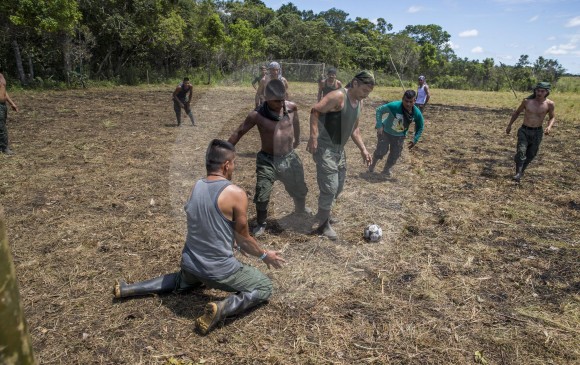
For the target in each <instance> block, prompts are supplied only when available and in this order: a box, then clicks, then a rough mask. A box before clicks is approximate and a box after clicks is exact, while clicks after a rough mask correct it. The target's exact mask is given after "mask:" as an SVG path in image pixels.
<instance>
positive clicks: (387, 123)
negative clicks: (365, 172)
mask: <svg viewBox="0 0 580 365" xmlns="http://www.w3.org/2000/svg"><path fill="white" fill-rule="evenodd" d="M415 96H416V95H415V91H414V90H407V91H405V94H404V95H403V99H402V100H399V101H393V102H390V103H388V104H384V105H381V106H380V107H378V108H377V110H376V124H375V128H376V129H377V140H378V141H377V149H376V150H375V152H374V153H373V162H372V163H371V165H370V166H369V172H373V171H374V170H375V166H376V164H377V161H378V160H381V159H382V158H383V157H384V156H385V155H386V154H387V153H389V157H388V158H387V162H386V163H385V167H384V168H383V172H382V173H383V174H384V175H385V176H391V168H392V167H393V166H395V163H396V162H397V160H398V159H399V157H400V156H401V152H403V147H404V144H405V138H406V136H407V132H408V131H409V127H410V125H411V124H412V123H415V136H414V138H413V141H411V142H409V149H412V148H413V147H415V145H416V144H417V143H418V142H419V139H420V138H421V134H422V133H423V126H424V120H423V114H421V110H420V109H419V108H418V107H417V106H416V105H415ZM384 114H388V115H387V117H386V118H384V119H383V115H384ZM389 151H390V152H389Z"/></svg>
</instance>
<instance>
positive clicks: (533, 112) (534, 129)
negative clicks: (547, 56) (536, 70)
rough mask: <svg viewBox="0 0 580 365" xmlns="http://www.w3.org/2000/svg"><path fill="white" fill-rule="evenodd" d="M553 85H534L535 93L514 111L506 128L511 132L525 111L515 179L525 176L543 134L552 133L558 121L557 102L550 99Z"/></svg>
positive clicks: (519, 131)
mask: <svg viewBox="0 0 580 365" xmlns="http://www.w3.org/2000/svg"><path fill="white" fill-rule="evenodd" d="M551 87H552V86H551V85H550V83H548V82H539V83H538V84H536V86H535V87H534V89H533V91H534V93H533V94H532V95H530V96H528V97H527V98H525V99H524V100H523V101H522V103H521V104H520V106H519V107H518V108H517V109H516V110H515V111H514V112H513V114H512V117H511V119H510V122H509V124H508V126H507V128H506V130H505V132H506V134H509V133H510V131H511V130H512V124H513V123H514V122H515V121H516V119H518V117H519V115H520V113H521V112H524V111H525V112H524V122H523V124H522V126H521V127H520V128H519V129H518V144H517V147H516V154H515V156H514V160H515V163H516V174H515V175H514V180H515V181H516V182H519V181H520V180H521V178H522V177H523V176H524V171H525V170H526V167H528V165H529V163H530V162H532V160H533V159H534V157H536V155H537V154H538V149H539V148H540V143H541V142H542V136H543V135H544V134H545V135H548V134H550V130H551V129H552V126H553V125H554V123H555V122H556V119H555V115H554V109H555V104H554V102H553V101H552V100H550V99H548V95H550V89H551ZM546 114H547V115H548V116H549V118H550V119H549V120H548V126H547V127H546V130H545V131H543V130H542V125H543V123H544V119H545V118H546Z"/></svg>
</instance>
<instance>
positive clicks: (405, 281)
mask: <svg viewBox="0 0 580 365" xmlns="http://www.w3.org/2000/svg"><path fill="white" fill-rule="evenodd" d="M291 87H293V89H291V96H292V99H293V100H294V101H295V102H297V104H298V105H299V108H300V115H301V120H302V138H301V140H302V144H301V146H299V148H298V150H299V155H300V156H301V158H302V160H303V162H304V166H305V173H306V178H307V185H308V187H309V189H310V191H309V194H308V205H309V206H310V207H312V208H313V209H314V210H316V202H317V198H318V188H317V185H316V180H315V166H314V163H313V161H312V158H311V156H310V155H309V154H308V153H307V152H306V150H305V146H306V141H307V139H308V118H307V117H308V111H309V109H310V106H311V105H312V104H313V102H314V101H315V96H316V90H315V86H314V85H307V84H303V85H295V86H293V85H291ZM172 88H173V86H171V85H167V86H166V87H160V86H151V87H140V88H129V87H118V88H112V89H88V90H74V91H64V92H19V93H14V94H13V95H12V97H13V99H14V100H15V101H16V102H17V103H18V105H19V107H20V109H21V111H20V113H10V114H9V120H8V127H9V133H10V137H11V140H12V149H13V150H14V151H15V152H16V154H15V155H14V156H11V157H7V156H4V155H0V168H1V176H2V177H1V179H0V204H1V205H2V206H3V208H4V211H5V219H6V225H7V228H8V237H9V242H10V246H11V249H12V254H13V257H14V262H15V266H16V271H17V276H18V280H19V285H20V293H21V298H22V301H23V307H24V312H25V315H26V318H27V323H28V327H29V332H30V334H31V337H32V341H33V347H34V351H35V354H36V358H37V360H38V361H39V362H40V363H41V364H175V365H178V364H471V363H474V364H477V363H480V364H533V365H540V364H559V365H561V364H577V363H579V362H580V344H579V342H578V338H579V335H580V272H579V267H580V265H579V245H580V219H579V218H580V189H579V176H580V162H579V159H578V156H579V155H580V142H579V141H578V136H580V121H579V120H578V119H577V117H576V116H575V115H576V114H575V113H573V112H572V111H573V110H574V107H575V106H577V105H578V102H579V99H578V97H577V96H574V95H569V96H567V95H554V100H556V113H557V118H558V122H557V125H556V127H555V128H554V132H553V134H552V135H550V136H547V137H545V138H544V141H543V144H542V146H541V149H540V153H539V155H538V157H537V159H536V160H535V161H534V162H533V164H532V165H530V167H529V169H528V171H527V172H526V176H525V177H524V179H523V180H522V183H521V184H519V185H516V184H514V182H513V181H512V180H511V176H512V175H513V172H514V171H513V170H514V164H513V160H512V158H513V154H514V149H515V142H516V137H515V131H513V132H512V134H511V135H509V136H506V135H505V132H504V130H505V126H506V124H507V122H508V120H509V118H510V115H511V111H512V110H513V109H514V108H515V107H516V106H517V105H518V104H519V101H518V100H515V98H514V97H513V95H512V94H511V93H503V94H498V93H476V92H473V93H470V92H451V91H443V90H437V89H434V90H432V92H433V103H432V104H431V105H430V106H429V107H428V109H427V111H426V118H427V124H426V128H425V131H424V134H423V136H424V137H423V140H422V142H420V143H419V145H417V147H416V149H414V150H413V151H411V152H410V151H408V150H406V151H405V152H404V154H403V157H402V159H401V160H400V161H399V163H398V164H397V166H396V168H395V169H394V174H393V177H392V178H390V179H384V178H381V177H379V175H378V174H374V175H371V174H369V173H367V172H366V169H365V167H364V166H363V164H362V160H361V159H360V154H359V152H358V150H357V149H356V147H355V145H354V144H353V143H352V142H349V143H348V144H347V148H346V149H347V157H348V177H347V181H346V187H345V191H344V192H343V194H342V195H341V196H340V197H339V199H338V201H337V204H336V206H335V208H334V210H333V214H334V216H336V217H337V218H339V219H340V222H339V223H338V224H336V226H335V229H336V231H337V233H338V234H339V237H340V239H339V240H338V241H336V242H331V241H329V240H326V239H325V238H323V237H319V236H316V235H311V234H309V223H310V222H305V221H303V220H302V221H297V220H296V218H295V217H294V216H293V215H292V214H290V213H291V211H292V209H293V205H292V201H291V199H290V198H289V197H288V195H287V193H286V192H285V191H284V189H283V187H282V186H281V185H276V188H275V190H274V193H273V195H272V199H271V207H270V210H271V217H270V219H269V221H268V223H269V225H268V226H269V228H268V231H267V234H266V235H265V236H264V237H263V238H261V239H260V242H261V244H262V245H264V246H268V247H271V248H273V249H277V250H281V251H282V254H283V256H284V257H285V258H286V259H287V261H288V263H287V265H286V266H285V267H284V268H283V269H281V270H268V269H267V268H266V267H265V265H263V264H261V263H257V262H256V261H255V260H254V259H252V260H250V259H247V258H241V260H243V261H245V262H248V263H251V264H253V265H257V266H258V267H260V268H261V269H262V270H264V271H265V272H267V274H268V275H269V276H270V277H271V278H272V279H273V282H274V286H275V293H274V295H273V296H272V298H271V300H270V302H269V303H268V304H267V305H263V306H260V307H259V308H257V309H255V310H253V311H251V312H249V313H247V314H246V315H244V316H241V317H239V318H236V319H228V320H226V321H225V323H224V324H222V325H220V326H219V327H218V328H216V330H214V331H213V332H211V333H210V334H209V335H208V336H205V337H201V336H199V335H198V334H196V333H195V332H194V331H193V323H194V320H195V318H196V317H197V316H198V315H200V313H201V312H202V310H203V306H204V304H205V303H206V302H207V301H210V300H214V299H221V298H223V297H225V295H226V294H225V293H223V292H219V291H215V290H202V291H198V292H192V293H188V294H183V295H174V294H170V295H162V296H149V297H142V298H136V299H130V300H122V301H116V300H113V298H112V294H111V289H112V286H113V283H114V281H115V279H118V278H125V279H126V280H127V281H128V282H133V281H138V280H143V279H147V278H150V277H153V276H157V275H160V274H163V273H167V272H171V271H175V270H177V269H178V268H179V259H180V254H181V248H182V246H183V241H184V237H185V215H184V213H183V209H182V207H183V204H184V203H185V200H186V198H187V196H188V194H189V191H190V188H191V185H192V184H193V182H195V181H196V180H197V179H199V178H200V177H202V176H204V173H205V171H204V152H205V149H206V146H207V143H208V142H209V140H210V139H212V138H216V137H218V138H227V137H228V136H229V134H230V133H231V131H232V130H233V129H234V128H235V127H237V125H238V124H239V123H241V122H242V120H243V118H244V117H245V115H246V114H247V113H248V112H249V111H250V110H251V108H252V105H253V91H252V89H251V88H248V87H233V86H232V87H212V88H196V90H195V92H194V98H195V103H194V114H195V116H196V118H197V122H198V125H197V126H196V127H192V126H190V125H188V123H187V122H184V124H183V125H182V126H181V127H175V122H174V114H173V107H172V103H171V101H170V98H171V91H172ZM400 95H401V90H400V89H387V88H380V87H378V88H376V90H375V92H373V93H372V94H371V96H370V98H369V100H368V101H367V103H366V108H365V110H364V114H363V118H362V133H363V137H364V140H365V143H366V145H367V148H368V149H369V151H370V152H371V153H372V152H373V151H374V148H375V145H376V137H375V134H374V129H373V127H374V109H375V107H377V106H378V105H380V104H381V103H382V102H383V101H384V100H395V99H398V98H399V97H400ZM523 96H524V95H522V97H523ZM569 98H570V99H569ZM570 100H572V101H570ZM560 106H561V108H562V111H563V113H562V114H558V112H559V109H558V108H559V107H560ZM576 108H577V107H576ZM519 124H520V123H519V122H516V125H519ZM237 148H238V155H239V158H238V163H237V164H236V169H237V170H236V172H235V174H234V182H235V183H236V184H238V185H240V186H242V187H243V188H244V189H245V190H246V191H247V192H248V195H249V197H250V199H251V198H252V196H253V192H254V184H255V174H254V168H255V154H256V152H257V151H258V149H259V139H258V133H257V131H256V130H253V131H251V132H250V133H248V134H247V135H246V136H245V137H244V138H243V139H242V140H241V141H240V143H239V144H238V147H237ZM383 163H384V162H379V165H378V169H379V170H380V169H381V168H382V165H383ZM254 217H255V211H254V208H253V206H251V207H250V218H252V219H253V218H254ZM251 223H252V224H254V223H255V222H254V221H252V222H251ZM369 223H377V224H379V225H380V226H381V227H382V228H383V231H384V236H383V239H382V241H380V242H379V243H367V242H365V241H364V240H363V237H362V232H363V228H364V227H365V226H366V225H367V224H369Z"/></svg>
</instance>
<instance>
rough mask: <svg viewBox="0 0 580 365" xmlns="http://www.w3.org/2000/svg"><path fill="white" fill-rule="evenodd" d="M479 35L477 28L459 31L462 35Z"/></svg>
mask: <svg viewBox="0 0 580 365" xmlns="http://www.w3.org/2000/svg"><path fill="white" fill-rule="evenodd" d="M478 35H479V31H478V30H477V29H470V30H464V31H463V32H461V33H459V36H460V37H477V36H478Z"/></svg>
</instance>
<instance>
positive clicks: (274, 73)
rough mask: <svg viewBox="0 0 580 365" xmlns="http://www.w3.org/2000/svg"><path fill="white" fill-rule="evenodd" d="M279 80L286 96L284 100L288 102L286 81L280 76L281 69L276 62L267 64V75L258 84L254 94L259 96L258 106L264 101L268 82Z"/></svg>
mask: <svg viewBox="0 0 580 365" xmlns="http://www.w3.org/2000/svg"><path fill="white" fill-rule="evenodd" d="M276 79H277V80H280V81H282V83H283V84H284V88H285V89H286V96H285V98H284V99H286V100H288V80H286V79H285V78H284V76H282V67H281V66H280V64H279V63H278V62H270V63H269V64H268V74H267V75H265V76H264V77H262V79H261V80H260V83H259V84H258V90H257V91H256V94H257V95H258V96H259V103H258V105H262V103H263V102H264V101H266V94H265V92H266V85H268V82H270V80H276Z"/></svg>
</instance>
